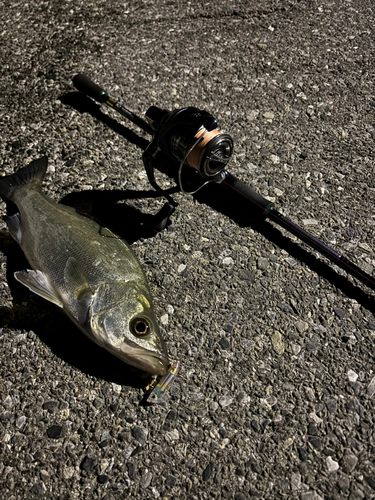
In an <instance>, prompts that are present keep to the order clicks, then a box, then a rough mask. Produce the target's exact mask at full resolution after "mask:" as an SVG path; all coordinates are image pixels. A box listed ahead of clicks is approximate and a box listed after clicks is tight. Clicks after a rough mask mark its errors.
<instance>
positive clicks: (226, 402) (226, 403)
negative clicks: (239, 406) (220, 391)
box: [219, 396, 233, 408]
mask: <svg viewBox="0 0 375 500" xmlns="http://www.w3.org/2000/svg"><path fill="white" fill-rule="evenodd" d="M232 403H233V398H231V397H230V396H222V397H221V398H220V399H219V405H220V406H221V407H222V408H225V407H226V406H229V405H231V404H232Z"/></svg>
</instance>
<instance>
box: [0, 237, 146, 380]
mask: <svg viewBox="0 0 375 500" xmlns="http://www.w3.org/2000/svg"><path fill="white" fill-rule="evenodd" d="M0 252H2V253H3V254H5V255H6V257H7V282H8V285H9V288H10V291H11V295H12V307H5V306H3V307H0V328H10V329H15V330H19V331H33V332H34V333H35V334H36V335H37V336H38V337H39V339H40V340H41V341H42V342H43V343H44V344H45V345H46V346H48V348H49V349H50V350H51V352H52V353H53V354H55V355H56V356H57V357H58V358H60V359H62V360H63V361H64V362H65V363H67V364H69V365H71V366H74V367H75V368H77V369H78V370H80V371H81V372H83V373H85V374H86V375H90V376H93V377H96V378H99V379H103V380H106V381H107V382H113V383H116V384H119V385H124V386H130V387H134V388H141V387H145V385H146V383H145V379H143V378H142V377H141V375H140V374H138V373H137V372H136V371H133V369H132V368H131V367H129V366H128V365H126V364H125V363H124V362H123V361H121V360H120V359H118V358H116V357H115V356H113V355H112V354H110V353H109V352H108V351H106V350H105V349H103V348H101V347H99V346H98V345H96V344H95V343H94V342H93V341H92V340H90V339H89V338H88V337H86V336H85V335H84V334H83V333H82V332H81V331H80V330H79V329H78V328H77V327H76V326H75V325H74V323H72V321H71V320H70V319H69V318H68V317H67V316H66V315H65V314H64V313H63V312H62V310H61V309H60V308H59V307H57V306H55V305H53V304H51V303H50V302H48V301H46V300H44V299H42V298H41V297H39V296H37V295H34V294H31V292H30V291H29V290H28V289H27V288H26V287H24V286H23V285H21V284H20V283H19V282H18V281H17V280H16V279H15V278H14V272H15V271H20V270H23V269H26V268H30V266H29V264H28V262H27V260H26V258H25V256H24V254H23V252H22V250H21V249H20V247H19V246H18V244H17V243H16V242H15V241H13V239H12V238H11V236H10V235H9V233H8V232H7V231H6V230H2V231H0Z"/></svg>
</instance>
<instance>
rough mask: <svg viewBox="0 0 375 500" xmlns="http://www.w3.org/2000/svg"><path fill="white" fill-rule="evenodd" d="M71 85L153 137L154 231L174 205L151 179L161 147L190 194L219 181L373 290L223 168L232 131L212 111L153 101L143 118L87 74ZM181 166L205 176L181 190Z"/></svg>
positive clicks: (146, 156)
mask: <svg viewBox="0 0 375 500" xmlns="http://www.w3.org/2000/svg"><path fill="white" fill-rule="evenodd" d="M73 85H74V86H75V87H76V89H77V90H79V91H80V92H82V93H84V94H86V95H87V96H89V97H91V98H93V99H94V100H96V101H97V102H99V103H103V104H106V105H107V106H109V107H111V108H112V109H114V110H115V111H117V112H118V113H120V114H121V115H122V116H124V117H125V118H127V119H128V120H130V121H132V122H133V123H135V124H136V125H137V126H138V127H140V128H141V129H142V130H144V131H145V132H147V133H148V134H150V135H152V140H151V141H150V143H149V145H148V146H147V148H146V149H145V151H144V152H143V155H142V158H143V163H144V166H145V169H146V172H147V176H148V179H149V181H150V184H151V185H152V186H153V187H154V188H155V189H156V190H157V191H158V192H159V193H160V194H161V195H163V196H164V197H165V198H166V199H167V202H166V204H165V205H164V206H163V208H162V209H161V210H160V212H159V214H158V218H157V223H156V225H155V228H156V229H157V230H161V229H164V227H165V226H166V224H167V222H168V220H169V217H170V215H171V214H172V213H173V211H174V210H175V208H176V207H177V202H176V201H175V200H174V199H173V198H172V196H170V194H168V193H167V192H166V191H164V190H162V189H161V187H160V186H159V185H158V184H157V182H156V180H155V175H154V169H155V167H156V163H157V160H156V157H157V155H158V153H160V152H161V153H163V154H164V155H166V156H167V157H168V158H169V159H171V160H172V161H174V162H176V161H177V162H178V163H179V167H178V171H177V182H178V186H179V188H180V190H181V191H182V192H183V193H186V194H194V193H196V192H197V191H199V189H201V188H202V187H203V186H205V185H206V184H208V183H212V182H214V183H217V184H221V183H222V184H223V185H225V186H227V187H228V188H230V189H232V190H233V191H234V192H235V193H237V194H238V195H239V196H241V197H243V198H244V199H246V200H247V201H249V202H250V203H251V204H252V206H253V207H254V208H256V209H258V210H260V211H261V213H262V216H263V218H264V219H270V220H271V221H272V222H274V223H276V224H278V225H279V226H281V227H283V228H284V229H286V230H287V231H289V232H290V233H291V234H293V235H294V236H296V237H297V238H299V239H300V240H301V241H303V242H304V243H306V244H307V245H309V246H310V247H312V248H314V249H315V250H317V251H318V252H319V253H321V254H322V255H324V256H325V257H327V258H328V259H329V260H330V261H331V262H333V263H334V264H336V265H337V266H339V267H341V268H342V269H344V270H345V271H346V272H348V273H349V274H351V275H352V276H354V277H355V278H357V279H359V280H360V281H362V282H363V283H365V284H366V285H367V286H369V287H370V288H372V289H373V290H375V278H374V277H372V276H371V275H369V274H368V273H366V272H365V271H364V270H363V269H361V268H360V267H359V266H357V265H356V264H354V263H353V262H351V261H350V260H349V259H348V258H346V257H345V256H344V255H342V254H340V253H338V252H336V251H335V250H333V249H332V248H330V247H328V246H327V245H325V244H324V243H323V242H322V241H320V240H319V239H318V238H315V236H313V235H311V234H310V233H308V232H307V231H305V230H304V229H302V228H301V227H299V226H298V225H297V224H295V223H294V222H292V221H291V220H289V219H288V218H287V217H285V216H284V215H282V214H281V213H280V212H279V210H277V208H276V207H275V205H274V204H273V203H272V202H271V201H270V200H267V199H266V198H264V197H263V196H261V195H260V194H259V193H257V192H256V191H254V190H253V189H252V188H251V187H249V186H247V185H246V184H244V183H243V182H242V181H240V180H239V179H237V178H236V177H235V176H234V175H232V174H231V173H229V172H228V171H227V170H226V166H227V164H228V162H229V160H230V158H231V156H232V154H233V140H232V138H231V136H230V135H228V134H222V133H220V132H219V130H218V129H217V120H216V118H214V117H213V116H212V115H211V114H210V113H208V112H207V111H202V110H199V109H197V108H194V107H187V108H181V109H178V110H175V111H173V112H169V111H166V110H163V109H161V108H158V107H157V106H151V107H150V108H149V109H148V110H147V111H146V113H145V116H146V119H147V121H146V120H143V119H142V118H140V117H138V116H136V115H135V114H134V113H132V112H131V111H129V110H128V109H126V108H125V107H124V106H122V105H121V104H120V103H119V102H117V101H116V100H115V99H113V98H112V97H110V96H109V95H108V93H107V92H106V91H105V90H103V89H102V88H101V87H100V86H99V85H97V84H96V83H94V82H93V81H92V80H90V78H88V77H87V76H86V75H82V74H78V75H76V76H75V77H74V78H73ZM184 167H190V168H193V169H194V170H195V171H197V172H198V173H199V175H200V177H201V178H202V179H203V182H202V183H201V184H200V186H199V187H198V188H197V189H195V190H194V191H185V189H184V186H183V183H182V170H183V168H184Z"/></svg>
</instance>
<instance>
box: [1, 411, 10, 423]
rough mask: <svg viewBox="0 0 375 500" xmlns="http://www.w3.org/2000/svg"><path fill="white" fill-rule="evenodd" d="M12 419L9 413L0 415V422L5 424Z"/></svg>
mask: <svg viewBox="0 0 375 500" xmlns="http://www.w3.org/2000/svg"><path fill="white" fill-rule="evenodd" d="M11 418H12V414H11V412H10V411H3V413H2V414H1V415H0V421H1V422H3V423H5V422H8V421H9V420H10V419H11Z"/></svg>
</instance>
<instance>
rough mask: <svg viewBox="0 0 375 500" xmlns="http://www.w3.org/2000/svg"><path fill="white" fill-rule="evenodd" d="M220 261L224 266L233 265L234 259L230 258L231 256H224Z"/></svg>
mask: <svg viewBox="0 0 375 500" xmlns="http://www.w3.org/2000/svg"><path fill="white" fill-rule="evenodd" d="M222 262H223V264H224V265H226V266H233V265H234V260H233V259H232V257H224V259H223V260H222Z"/></svg>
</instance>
